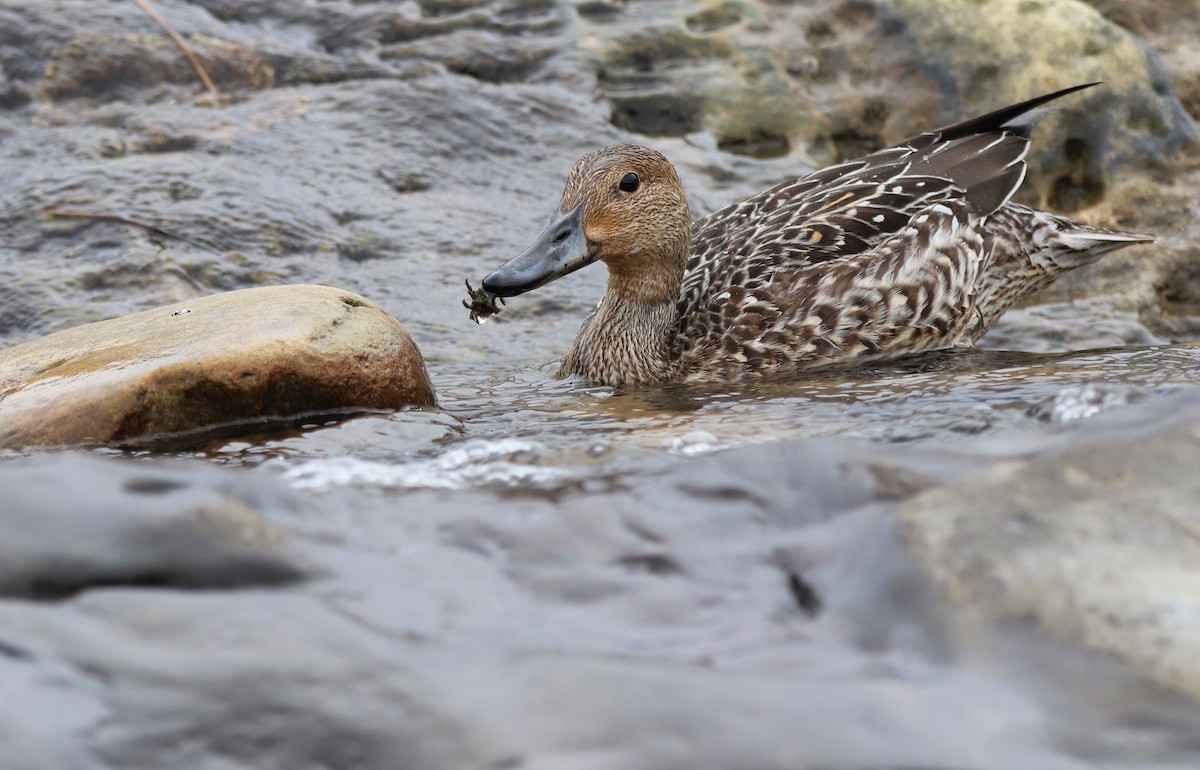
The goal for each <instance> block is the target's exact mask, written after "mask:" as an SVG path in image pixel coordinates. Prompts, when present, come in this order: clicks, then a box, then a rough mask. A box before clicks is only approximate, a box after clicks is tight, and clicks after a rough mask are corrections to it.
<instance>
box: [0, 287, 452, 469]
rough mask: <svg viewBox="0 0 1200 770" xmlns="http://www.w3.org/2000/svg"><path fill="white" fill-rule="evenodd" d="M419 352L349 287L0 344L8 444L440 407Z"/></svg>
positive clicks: (0, 432)
mask: <svg viewBox="0 0 1200 770" xmlns="http://www.w3.org/2000/svg"><path fill="white" fill-rule="evenodd" d="M433 403H434V394H433V389H432V387H431V386H430V384H429V378H428V375H427V373H426V371H425V364H424V362H423V360H422V358H421V353H420V351H419V350H418V349H417V347H416V344H415V343H414V342H413V341H412V338H411V337H410V336H409V335H408V332H407V331H405V329H404V327H403V326H401V325H400V324H399V323H398V322H397V321H396V320H395V319H393V318H392V317H391V316H389V315H387V314H386V313H384V312H383V311H382V310H380V309H379V308H378V307H376V306H375V305H373V304H371V303H370V302H368V301H367V300H365V299H363V298H362V297H360V296H358V295H357V294H354V293H352V292H347V291H343V290H341V289H336V288H332V287H328V286H276V287H267V288H260V289H244V290H242V291H236V292H229V293H226V294H216V295H211V296H208V297H203V298H199V299H195V300H192V301H190V302H184V303H180V304H178V305H170V306H168V307H164V308H159V309H157V310H148V311H145V312H142V313H137V314H135V315H131V316H125V317H122V318H115V319H112V320H108V321H100V322H97V323H93V324H88V325H85V326H80V327H76V328H73V329H67V330H64V331H61V332H56V333H55V334H52V335H49V336H47V337H43V338H41V339H38V340H34V341H31V342H26V343H24V344H22V345H17V346H15V347H12V348H8V349H5V350H0V447H8V448H14V447H28V446H63V445H80V444H100V445H110V444H126V445H127V444H137V443H148V442H153V441H158V440H172V441H174V442H186V441H187V440H188V439H187V436H186V434H193V435H195V434H198V433H200V432H202V431H208V430H211V429H214V428H224V429H233V428H234V427H236V426H238V425H241V426H243V429H249V428H250V427H261V426H262V425H263V423H264V422H266V421H271V420H283V419H287V418H294V417H302V416H306V415H312V414H320V413H325V414H336V413H341V414H346V413H351V412H354V411H362V410H371V409H399V408H401V407H405V406H431V405H432V404H433Z"/></svg>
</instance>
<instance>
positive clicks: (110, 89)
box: [37, 35, 275, 101]
mask: <svg viewBox="0 0 1200 770" xmlns="http://www.w3.org/2000/svg"><path fill="white" fill-rule="evenodd" d="M188 44H189V46H191V48H192V49H193V50H194V52H195V53H196V56H197V58H199V60H200V62H201V65H202V66H203V67H204V69H205V71H206V72H207V73H208V75H209V77H210V78H212V80H213V82H214V84H215V85H216V86H217V88H219V89H235V90H242V89H258V88H267V87H269V86H270V85H272V83H273V82H274V78H275V73H274V71H273V70H272V69H271V67H270V66H268V65H266V64H264V63H263V62H262V60H261V59H259V57H258V55H257V54H256V53H255V52H254V51H253V50H252V49H249V48H247V47H246V46H242V45H238V44H237V43H232V42H230V41H227V40H219V39H215V38H204V37H200V36H192V39H191V40H190V41H189V43H188ZM166 84H172V85H179V84H191V85H192V86H193V87H194V88H195V89H196V91H197V92H199V90H200V89H201V88H202V87H203V86H202V84H201V80H200V78H199V76H198V75H197V73H196V71H195V70H194V69H193V68H192V65H191V63H190V62H189V61H188V59H187V58H186V57H185V55H184V53H183V51H182V50H181V49H180V48H179V46H178V45H176V43H175V41H173V40H171V39H170V38H168V37H165V36H162V35H159V36H147V35H126V36H123V37H102V36H98V35H81V36H79V37H77V38H75V39H73V40H71V41H70V42H69V43H68V44H67V45H65V46H63V49H62V51H61V52H60V54H59V56H58V58H57V59H56V60H55V61H54V62H53V63H52V64H50V65H49V66H48V67H47V68H46V75H45V77H44V78H43V79H42V80H41V81H40V82H39V83H38V86H37V94H38V96H39V97H40V98H42V99H46V100H50V101H55V100H60V99H70V98H74V97H80V96H88V97H93V98H94V97H97V96H103V97H109V98H113V97H116V98H126V99H128V98H131V97H132V96H134V95H135V94H137V93H138V92H139V91H142V90H144V89H147V88H152V87H154V86H162V85H166Z"/></svg>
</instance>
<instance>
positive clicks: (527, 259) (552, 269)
mask: <svg viewBox="0 0 1200 770" xmlns="http://www.w3.org/2000/svg"><path fill="white" fill-rule="evenodd" d="M597 249H598V247H597V246H596V245H594V244H590V243H588V239H587V238H586V237H585V236H584V234H583V205H582V204H580V205H579V206H576V207H575V208H573V209H571V210H570V211H562V212H558V213H556V214H555V215H554V216H553V217H551V219H550V224H549V225H547V226H546V230H545V232H543V233H542V234H541V235H540V236H538V239H537V240H536V241H534V242H533V245H532V246H530V247H529V248H527V249H525V251H522V252H521V253H520V254H518V255H517V256H515V257H513V258H512V259H510V260H509V261H507V262H505V263H504V264H503V265H501V266H500V267H498V268H496V269H495V270H493V271H492V272H491V273H490V274H489V275H488V277H487V278H484V279H483V288H484V290H485V291H488V292H490V293H492V294H494V295H496V296H497V297H514V296H516V295H518V294H524V293H525V292H527V291H532V290H534V289H536V288H537V287H539V286H544V285H546V284H548V283H550V282H551V281H553V280H554V279H555V278H561V277H562V276H564V275H566V274H567V273H573V272H575V271H576V270H578V269H579V268H581V267H586V266H587V265H590V264H591V263H592V262H594V261H595V259H596V251H597Z"/></svg>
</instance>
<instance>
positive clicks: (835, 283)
mask: <svg viewBox="0 0 1200 770" xmlns="http://www.w3.org/2000/svg"><path fill="white" fill-rule="evenodd" d="M1083 87H1086V86H1078V87H1075V88H1071V89H1067V90H1065V91H1060V92H1057V93H1054V94H1049V95H1046V96H1043V97H1039V98H1038V99H1034V100H1031V101H1029V102H1025V103H1022V104H1019V105H1014V106H1012V107H1008V108H1005V109H1003V110H999V111H997V112H994V113H990V114H988V115H984V116H982V117H979V118H975V119H973V120H968V121H964V122H962V123H959V124H955V125H953V126H949V127H947V128H944V129H940V130H937V131H933V132H930V133H926V134H922V135H920V136H917V137H914V138H912V139H910V140H909V141H907V142H904V143H902V144H900V145H897V146H896V147H892V148H889V149H886V150H882V151H880V152H877V153H875V154H872V155H869V156H867V157H865V158H861V159H859V160H855V161H852V162H848V163H844V164H841V165H838V166H831V167H829V168H825V169H822V170H820V171H818V172H816V173H814V174H811V175H809V176H807V177H803V178H801V179H797V180H793V181H789V182H785V183H783V184H780V185H778V186H776V187H773V188H771V189H769V190H765V191H763V192H761V193H758V194H757V195H754V196H753V197H750V198H747V199H745V200H743V201H740V202H738V203H735V204H733V205H731V206H729V207H727V208H725V209H723V210H721V211H718V212H716V213H714V214H712V215H710V216H708V217H705V218H703V219H700V220H698V221H696V222H695V223H694V224H693V227H692V241H691V244H692V250H691V256H690V259H689V262H688V267H687V272H686V274H685V277H684V281H683V285H682V287H681V292H680V299H679V303H678V314H679V320H678V324H677V326H676V329H675V333H674V338H673V340H672V343H671V344H672V349H673V355H674V357H675V358H676V360H677V361H678V362H679V366H680V368H681V374H682V375H683V376H685V377H687V376H692V377H695V378H699V379H711V378H729V377H736V376H740V375H744V374H761V373H768V372H771V371H776V370H780V369H788V368H808V367H818V366H823V365H829V364H832V363H838V362H840V361H845V360H850V359H860V358H863V357H882V356H888V355H897V354H903V353H910V352H916V351H919V350H926V349H931V348H938V347H947V346H949V345H953V344H955V343H957V342H961V341H963V340H964V339H974V338H976V337H978V336H979V334H981V333H982V332H983V331H984V330H985V322H986V325H990V323H992V322H994V321H995V319H996V318H998V317H999V315H1000V314H1001V313H1002V312H1003V310H1004V309H1007V307H1008V306H1009V305H1011V303H1012V302H1014V301H1016V299H1017V298H1018V297H1017V296H1013V295H1020V294H1023V293H1027V291H1028V290H1032V289H1030V288H1029V287H1027V286H1024V285H1023V281H1024V283H1028V284H1029V286H1033V285H1034V283H1037V284H1038V286H1040V285H1044V284H1045V283H1047V282H1049V280H1052V279H1053V274H1052V273H1056V272H1061V270H1059V271H1047V270H1045V269H1043V270H1041V271H1040V273H1039V274H1038V276H1036V279H1037V281H1033V280H1032V279H1030V280H1026V278H1027V277H1026V276H1023V275H1021V272H1022V269H1023V268H1022V264H1023V263H1026V262H1029V259H1028V257H1029V254H1028V251H1029V250H1028V249H1025V248H1024V245H1023V244H1022V242H1021V232H1020V230H1021V228H1022V227H1023V226H1025V225H1024V223H1025V221H1026V219H1023V217H1025V218H1028V217H1030V216H1034V215H1038V214H1039V213H1038V212H1032V211H1030V210H1028V209H1024V208H1023V207H1014V206H1006V203H1007V201H1008V199H1009V198H1010V197H1011V195H1012V194H1013V192H1015V191H1016V189H1017V188H1018V187H1019V186H1020V184H1021V181H1022V180H1023V179H1024V176H1025V161H1024V158H1025V154H1026V152H1027V150H1028V145H1029V133H1030V129H1031V127H1032V124H1033V121H1032V120H1030V119H1028V117H1027V116H1028V114H1029V113H1030V112H1031V111H1032V110H1034V109H1035V108H1036V107H1038V106H1040V105H1042V104H1044V103H1046V102H1048V101H1051V100H1053V99H1055V98H1058V97H1060V96H1063V95H1065V94H1067V93H1070V92H1072V91H1076V90H1079V88H1083ZM1001 207H1003V208H1004V211H1005V215H1004V216H1003V217H1000V218H998V221H1001V220H1002V221H1003V223H1004V226H1005V230H1004V231H1003V233H1001V235H1002V237H1000V238H997V237H995V235H996V234H995V233H991V232H989V231H988V218H989V215H991V214H993V213H994V212H996V211H997V210H999V209H1001ZM1025 212H1028V214H1026V213H1025ZM1042 216H1048V215H1042ZM1053 220H1054V222H1055V223H1065V225H1066V226H1070V227H1071V228H1073V229H1072V232H1076V233H1087V232H1093V233H1110V232H1111V231H1104V230H1100V229H1097V228H1088V227H1086V226H1082V225H1079V226H1077V227H1076V223H1072V222H1070V221H1069V220H1064V219H1061V218H1053ZM1042 224H1044V223H1042ZM1028 226H1029V229H1030V231H1031V234H1032V230H1033V229H1034V223H1033V221H1032V220H1029V225H1028ZM1046 235H1047V234H1046V233H1045V232H1041V231H1039V238H1041V240H1042V244H1041V246H1046V247H1047V248H1051V247H1053V248H1057V244H1053V243H1051V244H1049V245H1047V244H1048V241H1047V238H1046V237H1045V236H1046ZM1115 235H1116V236H1120V235H1121V234H1115ZM1104 240H1105V244H1104V245H1105V246H1106V248H1103V249H1095V248H1093V247H1095V246H1096V245H1097V244H1096V243H1080V244H1075V245H1076V246H1078V247H1079V248H1077V249H1075V250H1076V251H1078V252H1090V251H1096V256H1098V255H1099V253H1100V252H1102V251H1107V250H1111V248H1114V247H1116V246H1119V245H1125V244H1126V243H1128V242H1133V241H1134V240H1139V238H1135V237H1131V238H1129V239H1121V238H1119V237H1107V238H1105V239H1104ZM997 243H1000V244H1001V245H1003V246H1004V248H1006V249H1008V250H1009V251H1010V252H1013V253H1011V254H1006V258H1005V259H1004V260H1001V261H1004V262H1005V269H1006V271H1008V272H1011V273H1012V275H1011V276H1009V275H1007V274H1006V275H999V276H998V275H996V274H992V273H989V271H988V267H989V263H990V261H991V257H992V252H993V251H994V247H995V245H996V244H997ZM1021 254H1024V257H1022V256H1021ZM1093 258H1094V257H1093ZM1035 261H1040V262H1046V261H1047V260H1045V259H1042V260H1035ZM1068 261H1069V260H1068ZM1086 261H1090V260H1086ZM1076 262H1077V263H1078V264H1082V263H1083V262H1081V261H1078V260H1076ZM1069 266H1070V267H1073V266H1076V265H1075V264H1071V265H1069ZM1038 282H1040V283H1038ZM978 287H986V291H990V293H991V296H992V298H993V300H995V301H993V302H992V303H991V304H990V305H989V307H988V310H989V312H988V317H987V318H986V319H982V318H981V317H980V316H979V314H978V312H977V310H978V308H976V302H975V300H976V296H975V295H976V293H977V292H976V289H977V288H978ZM1034 288H1036V287H1034ZM1001 300H1002V301H1001Z"/></svg>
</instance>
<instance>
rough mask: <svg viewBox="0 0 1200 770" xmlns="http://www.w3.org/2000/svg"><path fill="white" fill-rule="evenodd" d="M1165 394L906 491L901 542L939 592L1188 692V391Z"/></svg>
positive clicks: (1197, 687)
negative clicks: (1014, 456)
mask: <svg viewBox="0 0 1200 770" xmlns="http://www.w3.org/2000/svg"><path fill="white" fill-rule="evenodd" d="M1175 399H1176V400H1175V404H1174V408H1164V404H1162V403H1157V404H1154V405H1152V406H1148V407H1146V408H1140V409H1139V408H1136V407H1135V408H1133V409H1129V410H1125V411H1123V412H1119V413H1116V414H1114V415H1111V416H1109V418H1108V420H1107V421H1106V420H1104V419H1099V420H1097V422H1096V424H1095V425H1093V426H1090V428H1091V430H1092V431H1093V432H1092V434H1091V438H1090V439H1088V440H1084V441H1077V442H1075V443H1073V444H1071V445H1070V446H1068V447H1067V448H1065V449H1060V450H1058V451H1054V452H1049V453H1046V454H1043V455H1041V456H1038V457H1035V458H1033V459H1029V460H1023V461H1015V462H1008V463H1003V464H1000V465H996V466H993V467H991V468H989V469H988V470H986V471H984V472H982V473H980V474H977V475H975V476H972V477H969V478H967V479H965V480H963V481H959V482H956V483H952V484H949V485H947V486H944V487H940V488H938V489H935V490H932V491H928V492H925V493H923V494H920V495H918V496H917V497H915V498H914V499H912V500H910V501H908V502H907V503H905V504H904V505H903V507H902V508H901V511H900V513H899V519H900V521H901V522H902V524H903V526H904V528H905V531H906V532H907V536H908V541H909V543H910V545H911V546H912V547H913V549H914V550H915V551H916V553H917V554H918V556H919V557H920V560H921V562H922V563H923V564H924V566H925V568H926V570H927V571H928V572H929V574H931V575H932V576H933V578H934V580H935V582H936V583H937V584H938V586H939V587H940V588H941V589H942V590H943V591H944V592H945V593H946V594H947V595H949V596H950V597H953V598H954V599H957V600H959V601H961V602H963V603H965V604H968V605H970V606H972V607H975V608H977V609H979V610H981V611H983V612H985V613H988V614H994V615H997V616H1000V617H1004V618H1028V619H1032V620H1033V621H1034V622H1036V623H1037V625H1038V626H1039V627H1040V628H1041V629H1043V630H1044V631H1046V632H1048V633H1049V634H1051V635H1052V636H1054V637H1057V638H1058V639H1061V640H1063V641H1068V642H1072V643H1075V644H1080V645H1083V646H1086V647H1091V648H1093V649H1097V650H1103V651H1105V652H1109V653H1114V654H1116V655H1119V656H1121V657H1122V658H1124V659H1125V660H1127V661H1129V662H1130V663H1132V664H1133V665H1134V666H1135V667H1136V668H1138V669H1139V670H1141V671H1143V672H1144V673H1146V674H1147V675H1148V676H1149V677H1151V678H1153V679H1154V680H1156V681H1157V682H1159V683H1160V684H1162V685H1164V686H1167V687H1171V688H1175V689H1178V690H1181V691H1183V692H1186V693H1188V694H1189V695H1191V696H1192V697H1193V698H1197V699H1200V667H1197V665H1196V664H1197V661H1200V506H1198V505H1197V501H1198V500H1200V474H1197V473H1196V468H1197V467H1200V394H1198V393H1196V392H1195V391H1192V392H1185V393H1183V394H1180V395H1179V396H1176V397H1175ZM1106 422H1107V425H1106ZM1106 428H1107V430H1106Z"/></svg>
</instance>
